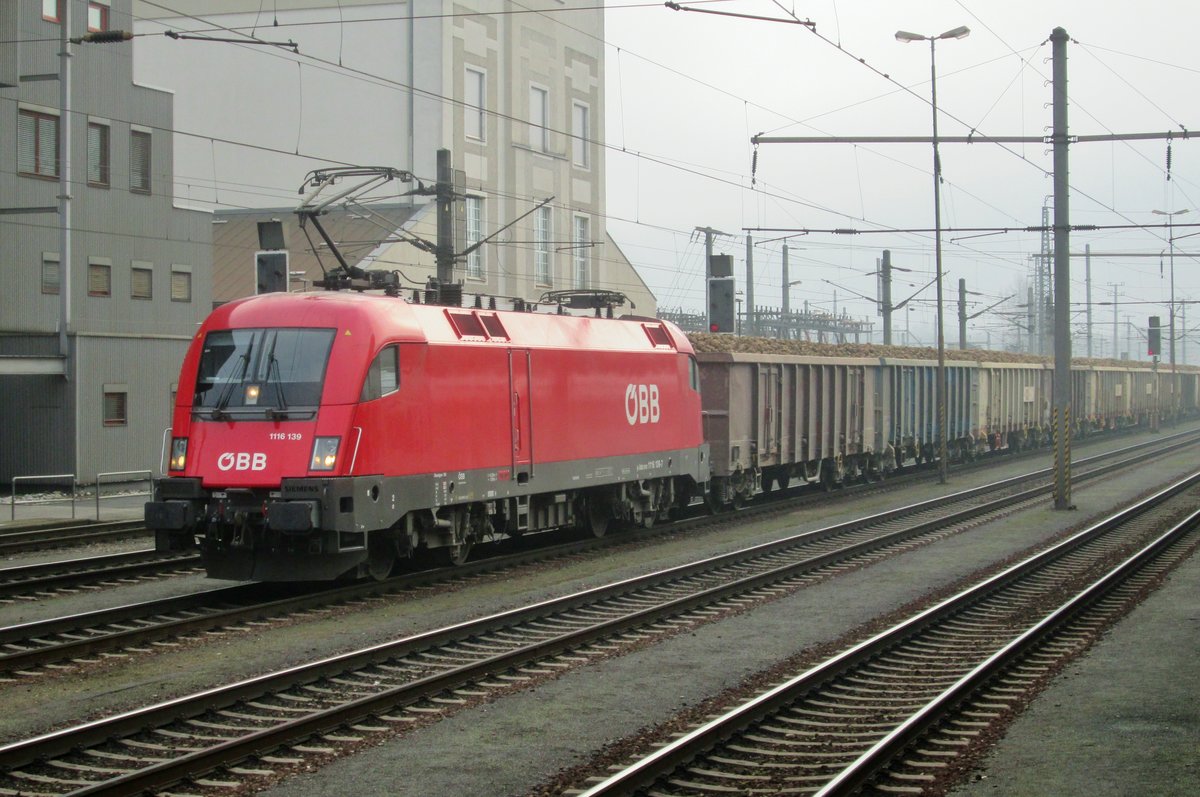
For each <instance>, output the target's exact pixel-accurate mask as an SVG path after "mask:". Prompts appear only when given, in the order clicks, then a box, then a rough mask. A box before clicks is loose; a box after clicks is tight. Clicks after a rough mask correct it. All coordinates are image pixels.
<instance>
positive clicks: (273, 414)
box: [267, 336, 288, 420]
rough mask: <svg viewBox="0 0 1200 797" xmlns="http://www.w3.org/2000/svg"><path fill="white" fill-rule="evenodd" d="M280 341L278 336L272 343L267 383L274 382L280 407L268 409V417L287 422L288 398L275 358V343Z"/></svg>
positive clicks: (269, 353)
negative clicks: (284, 391) (284, 392)
mask: <svg viewBox="0 0 1200 797" xmlns="http://www.w3.org/2000/svg"><path fill="white" fill-rule="evenodd" d="M278 339H279V338H278V336H277V337H276V338H275V340H272V341H271V350H270V351H269V352H267V359H268V362H267V381H268V382H273V383H274V385H275V397H276V399H277V400H278V404H279V407H278V408H276V407H268V408H267V417H268V418H283V419H285V420H286V419H287V417H288V403H287V398H285V397H284V395H283V377H281V376H280V375H279V360H278V359H277V358H276V357H275V341H277V340H278ZM272 374H274V375H275V379H274V380H272V379H271V375H272Z"/></svg>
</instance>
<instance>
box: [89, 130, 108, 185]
mask: <svg viewBox="0 0 1200 797" xmlns="http://www.w3.org/2000/svg"><path fill="white" fill-rule="evenodd" d="M87 180H88V185H94V186H100V187H104V188H108V125H105V124H100V123H99V122H88V128H87Z"/></svg>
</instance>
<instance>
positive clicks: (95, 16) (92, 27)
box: [87, 0, 108, 33]
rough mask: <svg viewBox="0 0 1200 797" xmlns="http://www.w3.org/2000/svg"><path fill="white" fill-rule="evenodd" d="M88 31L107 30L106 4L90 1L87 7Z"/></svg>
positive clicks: (94, 0)
mask: <svg viewBox="0 0 1200 797" xmlns="http://www.w3.org/2000/svg"><path fill="white" fill-rule="evenodd" d="M87 19H88V30H89V31H92V32H93V33H94V32H96V31H101V30H108V2H97V1H96V0H91V2H89V3H88V5H87Z"/></svg>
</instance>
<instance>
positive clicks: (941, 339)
mask: <svg viewBox="0 0 1200 797" xmlns="http://www.w3.org/2000/svg"><path fill="white" fill-rule="evenodd" d="M970 32H971V29H970V28H968V27H967V26H966V25H961V26H959V27H957V28H954V29H952V30H948V31H946V32H945V33H942V34H939V35H937V36H922V35H921V34H919V33H909V32H908V31H906V30H898V31H896V41H900V42H904V43H905V44H907V43H909V42H923V41H927V42H929V75H930V81H929V86H930V92H931V94H932V102H931V105H932V106H933V230H934V238H933V240H934V262H935V266H936V268H937V279H936V282H937V356H938V364H937V405H938V406H937V412H938V430H937V435H938V481H939V482H941V483H942V484H945V483H946V480H947V476H946V332H945V329H944V327H943V325H942V318H943V311H942V187H941V183H942V160H941V158H939V157H938V132H937V60H936V57H935V54H934V45H935V44H937V40H938V39H964V38H966V37H967V35H968V34H969V33H970Z"/></svg>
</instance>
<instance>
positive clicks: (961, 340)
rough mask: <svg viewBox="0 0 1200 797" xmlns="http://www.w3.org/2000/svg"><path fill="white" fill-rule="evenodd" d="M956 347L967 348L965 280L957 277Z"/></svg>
mask: <svg viewBox="0 0 1200 797" xmlns="http://www.w3.org/2000/svg"><path fill="white" fill-rule="evenodd" d="M958 348H959V349H961V350H965V349H966V348H967V281H966V280H965V279H963V278H962V277H959V278H958Z"/></svg>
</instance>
